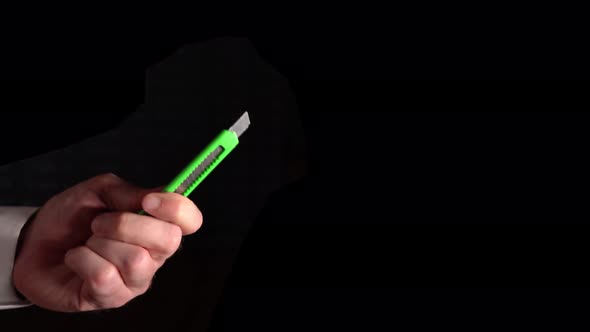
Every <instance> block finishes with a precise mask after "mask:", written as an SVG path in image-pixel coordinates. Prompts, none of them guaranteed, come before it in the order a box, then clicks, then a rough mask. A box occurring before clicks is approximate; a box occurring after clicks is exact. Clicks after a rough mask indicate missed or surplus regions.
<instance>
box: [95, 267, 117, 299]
mask: <svg viewBox="0 0 590 332" xmlns="http://www.w3.org/2000/svg"><path fill="white" fill-rule="evenodd" d="M117 273H118V272H117V269H116V268H115V267H114V266H109V267H107V268H104V269H101V270H100V271H98V272H96V273H95V274H94V275H93V276H92V277H91V278H90V279H89V280H88V281H89V283H90V286H91V288H92V289H93V290H94V291H95V292H97V293H103V292H105V291H108V289H109V288H110V287H109V286H111V285H113V283H114V282H115V280H116V277H117Z"/></svg>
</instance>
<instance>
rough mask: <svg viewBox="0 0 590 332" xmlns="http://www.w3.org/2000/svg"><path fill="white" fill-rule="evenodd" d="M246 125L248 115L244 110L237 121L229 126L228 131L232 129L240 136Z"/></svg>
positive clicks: (248, 124)
mask: <svg viewBox="0 0 590 332" xmlns="http://www.w3.org/2000/svg"><path fill="white" fill-rule="evenodd" d="M248 126H250V117H249V116H248V112H244V114H242V116H240V118H239V119H238V121H236V123H234V124H233V125H232V126H231V127H230V128H229V131H233V132H234V133H236V136H238V137H240V136H241V135H242V134H243V133H244V132H245V131H246V129H248Z"/></svg>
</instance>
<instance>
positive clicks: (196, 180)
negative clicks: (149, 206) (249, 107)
mask: <svg viewBox="0 0 590 332" xmlns="http://www.w3.org/2000/svg"><path fill="white" fill-rule="evenodd" d="M248 126H250V117H249V116H248V112H244V114H242V116H240V118H239V119H238V121H236V123H234V124H233V125H232V126H231V127H230V128H229V129H226V130H223V131H221V133H219V135H217V137H215V139H213V141H211V143H209V145H207V146H206V147H205V149H203V150H202V151H201V152H200V153H199V154H198V155H197V156H196V157H195V158H194V159H193V160H192V161H191V162H190V163H189V164H188V165H187V166H186V167H185V168H184V169H183V170H182V171H180V173H178V175H177V176H176V177H175V178H174V179H173V180H172V181H170V183H169V184H168V185H167V186H166V187H165V188H164V189H163V190H162V192H169V193H172V192H174V193H177V194H180V195H183V196H188V195H190V193H191V192H193V190H195V188H197V186H198V185H199V184H200V183H201V182H203V180H205V178H206V177H207V175H209V174H210V173H211V172H212V171H213V170H214V169H215V167H217V165H219V163H221V161H222V160H223V159H225V157H227V155H228V154H229V153H230V152H232V150H233V149H234V148H235V147H236V146H237V145H238V143H239V142H240V141H239V140H238V137H240V136H241V135H242V134H243V133H244V132H245V131H246V129H248ZM139 214H145V211H143V210H142V211H140V212H139Z"/></svg>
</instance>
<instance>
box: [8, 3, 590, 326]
mask: <svg viewBox="0 0 590 332" xmlns="http://www.w3.org/2000/svg"><path fill="white" fill-rule="evenodd" d="M434 16H436V15H434V14H433V17H434ZM369 18H370V17H369ZM369 21H371V20H369ZM441 21H444V20H442V19H441V20H440V21H429V20H425V21H424V22H430V23H431V24H426V23H424V24H421V22H417V21H412V20H409V19H408V20H406V21H403V22H402V21H396V22H397V23H395V24H391V26H389V25H387V26H386V25H380V26H377V27H374V26H370V28H369V27H367V28H366V29H365V30H362V31H361V30H358V29H355V28H352V27H351V26H352V25H345V26H346V28H342V29H340V28H336V27H331V25H329V24H328V25H327V26H328V28H325V29H319V30H317V31H316V30H315V29H314V28H311V27H309V26H308V27H307V28H309V30H308V32H305V31H306V28H305V27H302V28H301V29H295V31H291V32H287V31H285V32H282V31H281V32H278V31H275V33H274V34H270V33H268V34H259V33H254V32H252V31H248V32H241V31H238V30H231V31H230V30H227V29H219V31H216V32H209V30H208V29H204V28H203V26H201V25H200V24H195V25H191V24H186V25H184V24H178V23H176V25H175V24H160V25H158V24H152V25H140V24H130V25H129V26H127V25H126V27H117V28H113V27H110V29H106V28H104V29H103V28H97V27H95V26H93V27H92V28H88V29H87V30H86V27H85V29H78V31H77V32H81V37H80V36H79V35H76V33H75V31H72V29H71V26H70V27H69V28H67V27H64V28H56V29H55V30H56V31H54V30H53V29H51V30H49V29H47V27H45V29H40V28H38V29H33V31H28V32H25V31H19V33H14V34H7V36H6V38H5V40H4V48H3V49H4V51H3V60H2V72H3V76H4V78H5V79H6V81H5V84H4V85H3V88H2V90H3V93H2V111H3V115H4V114H6V115H5V116H6V117H5V118H3V119H2V120H1V121H2V122H1V123H2V124H3V125H2V133H1V134H0V135H1V136H0V141H2V142H4V143H3V145H2V151H3V153H2V160H1V161H2V162H3V163H5V162H10V161H12V160H16V159H20V158H24V157H26V156H30V155H34V154H37V153H40V152H42V151H46V150H49V149H53V148H55V147H59V146H63V145H65V144H68V143H71V142H74V141H77V140H79V139H81V138H84V137H88V136H91V135H93V134H96V133H99V132H101V131H104V130H107V129H108V128H110V127H112V126H114V125H115V124H116V123H117V121H120V120H121V119H122V118H124V116H125V115H126V114H128V113H129V112H131V111H132V110H133V109H134V108H135V107H136V105H138V104H139V103H140V102H141V99H142V96H143V95H142V94H143V70H144V69H145V67H146V66H148V65H149V64H151V63H153V62H155V61H157V60H158V59H161V58H163V57H165V56H166V55H167V54H169V53H170V52H172V51H173V50H174V49H176V48H177V47H179V46H181V45H183V44H185V43H188V42H195V41H199V40H204V39H207V38H212V37H215V36H219V35H221V36H223V35H239V36H246V37H248V38H249V39H250V40H251V42H252V43H253V44H254V46H255V47H256V48H257V49H258V50H259V52H260V54H261V55H262V56H263V57H265V59H267V61H269V62H270V63H271V64H273V65H274V66H276V68H277V69H278V70H279V71H280V72H281V73H283V74H284V75H285V76H287V78H288V79H289V80H290V82H291V85H292V88H293V90H294V92H295V95H296V98H297V103H298V106H299V109H300V111H301V115H302V121H303V126H304V129H305V132H306V139H307V147H308V151H309V158H310V174H309V176H308V177H307V178H305V179H304V180H302V181H300V182H297V183H295V184H293V185H291V186H289V187H286V188H284V189H283V190H281V191H279V192H278V193H276V195H274V196H273V198H272V200H271V201H270V202H269V204H268V205H267V207H266V209H265V210H264V211H263V213H262V214H261V216H260V218H259V219H258V220H257V222H256V224H255V225H254V227H253V229H252V230H251V233H250V235H249V238H248V240H247V241H246V243H245V245H244V247H243V249H242V253H241V255H240V257H239V259H238V262H237V263H236V265H235V268H234V271H233V275H232V277H231V279H230V281H229V283H228V286H227V289H226V292H225V295H224V297H223V299H222V302H221V305H220V306H219V308H218V310H217V312H216V316H215V318H214V321H213V325H212V327H211V329H212V330H215V331H222V330H223V331H225V330H232V331H234V330H238V329H240V330H245V329H250V328H256V329H257V330H268V331H271V330H273V331H275V330H279V331H280V330H301V329H305V330H325V329H328V330H330V329H336V328H346V327H358V328H362V329H363V330H381V329H394V328H397V329H400V330H406V331H407V330H420V329H422V328H425V327H427V328H429V329H432V328H437V329H442V328H453V329H454V330H461V329H463V330H470V331H472V330H486V329H493V330H498V329H502V330H510V329H514V330H522V329H525V328H540V327H545V328H547V327H550V328H554V329H557V328H559V329H560V330H571V329H570V328H568V326H576V325H577V326H578V327H580V326H584V327H587V322H585V321H584V317H585V314H586V312H587V309H588V305H587V303H588V301H587V298H588V294H589V292H588V288H587V283H588V280H589V278H588V277H589V276H590V275H589V274H588V273H587V272H586V270H587V269H586V265H587V261H588V249H589V248H588V247H589V245H588V234H589V233H588V230H589V228H588V226H587V221H588V214H587V208H586V207H587V204H588V203H587V199H588V195H587V188H588V187H587V169H588V167H587V166H588V164H587V161H586V155H587V142H588V130H587V124H588V116H587V113H586V112H587V110H588V101H587V100H588V98H587V95H588V93H587V91H588V85H587V82H584V81H565V80H564V79H573V78H577V79H580V78H582V79H583V78H587V77H588V76H587V74H588V73H587V71H586V64H585V62H584V61H582V60H583V59H584V54H583V53H581V52H582V48H581V47H580V44H579V42H578V41H577V40H578V39H577V38H576V36H575V35H573V34H572V33H566V32H571V31H576V27H575V24H576V22H577V21H575V20H573V21H572V22H570V25H571V26H570V25H562V26H561V27H562V30H563V31H562V30H553V29H552V28H550V27H546V26H545V27H543V26H539V28H537V29H532V28H530V25H528V24H524V23H523V24H522V25H521V24H517V25H515V26H519V27H521V29H518V30H515V29H513V28H512V27H510V28H507V27H505V29H503V30H500V29H496V28H493V27H494V25H488V24H486V23H482V22H480V21H479V20H478V18H477V17H473V18H472V19H471V20H469V23H463V22H461V24H459V23H457V21H453V22H455V24H452V23H453V22H451V23H449V24H444V23H445V22H446V21H445V22H441ZM183 22H185V21H183ZM476 22H479V24H478V23H476ZM486 22H487V21H486ZM489 22H490V23H492V22H497V21H494V20H490V21H489ZM447 23H448V22H447ZM521 23H522V22H521ZM360 25H362V24H360ZM163 26H166V28H164V27H163ZM322 26H323V25H322ZM355 26H356V25H355ZM216 27H223V25H222V24H217V25H216ZM486 27H487V29H485V28H486ZM267 30H269V29H267ZM550 32H551V33H550ZM561 32H563V33H561ZM463 78H471V79H474V80H470V81H465V80H453V79H463ZM523 78H524V79H535V80H534V81H533V80H520V81H513V80H509V79H523ZM424 79H430V80H424ZM491 79H505V80H491ZM540 79H552V80H540ZM35 80H51V81H52V84H51V85H50V86H51V87H50V88H48V85H47V84H41V83H38V82H36V81H35ZM89 101H90V102H89ZM50 105H51V106H50ZM81 108H83V109H84V110H85V111H84V112H79V110H80V109H81ZM71 110H76V111H77V112H76V113H71V112H69V111H71ZM8 114H10V115H8ZM72 114H74V115H72ZM72 116H74V117H72ZM9 117H12V119H10V120H8V118H9ZM13 123H22V125H12V124H13ZM8 124H10V125H8ZM30 138H32V139H31V140H29V141H27V139H30ZM15 142H16V143H15ZM277 220H278V221H280V222H277Z"/></svg>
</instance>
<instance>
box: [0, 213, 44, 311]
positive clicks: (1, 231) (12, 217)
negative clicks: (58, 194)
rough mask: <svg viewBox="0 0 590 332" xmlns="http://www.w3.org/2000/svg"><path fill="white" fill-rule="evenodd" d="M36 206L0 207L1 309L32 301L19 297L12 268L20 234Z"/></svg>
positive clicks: (18, 306)
mask: <svg viewBox="0 0 590 332" xmlns="http://www.w3.org/2000/svg"><path fill="white" fill-rule="evenodd" d="M36 210H37V208H36V207H29V206H19V207H0V310H1V309H12V308H20V307H24V306H28V305H30V303H29V302H28V301H26V300H24V299H22V298H20V297H19V295H18V293H17V291H16V289H15V288H14V284H13V281H12V270H13V266H14V258H15V253H16V248H17V243H18V239H19V235H20V233H21V230H22V229H23V226H24V225H25V223H26V221H27V220H28V219H29V217H30V216H31V215H32V214H33V213H34V212H35V211H36Z"/></svg>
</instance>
